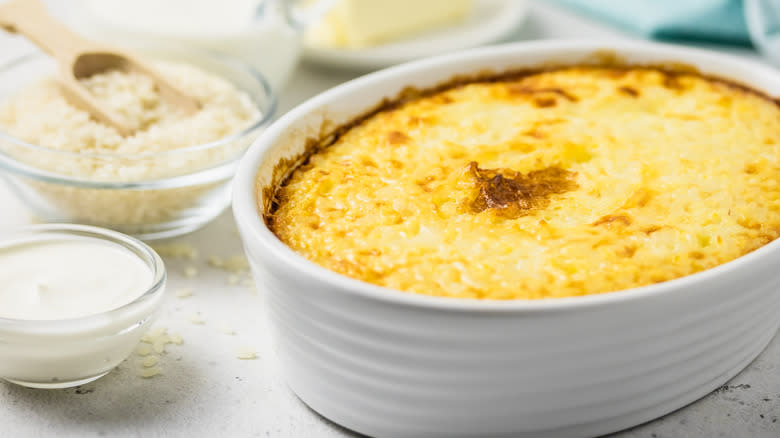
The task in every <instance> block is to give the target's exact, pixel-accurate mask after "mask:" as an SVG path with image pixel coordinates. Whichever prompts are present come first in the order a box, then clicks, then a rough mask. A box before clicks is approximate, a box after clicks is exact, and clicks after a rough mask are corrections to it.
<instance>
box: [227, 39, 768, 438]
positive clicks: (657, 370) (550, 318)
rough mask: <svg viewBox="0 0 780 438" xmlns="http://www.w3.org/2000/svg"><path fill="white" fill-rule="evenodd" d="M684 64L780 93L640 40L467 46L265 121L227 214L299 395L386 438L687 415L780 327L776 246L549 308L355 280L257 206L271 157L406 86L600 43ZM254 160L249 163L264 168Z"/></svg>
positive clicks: (531, 62) (559, 430) (736, 66)
mask: <svg viewBox="0 0 780 438" xmlns="http://www.w3.org/2000/svg"><path fill="white" fill-rule="evenodd" d="M604 50H607V51H609V54H610V56H611V55H615V56H617V57H618V58H619V59H620V60H621V61H623V62H627V63H666V62H678V63H680V62H681V63H685V64H687V65H692V66H695V67H696V68H698V69H699V70H700V71H701V72H702V73H705V74H713V75H716V76H719V77H723V78H726V79H731V80H734V81H736V82H740V83H743V84H746V85H749V86H751V87H753V88H755V89H758V90H761V91H763V92H765V93H767V94H768V95H770V96H777V95H779V94H780V73H778V72H777V71H775V70H772V69H771V68H769V67H765V66H763V65H760V64H758V63H754V62H750V61H747V60H744V59H741V58H736V57H732V56H726V55H721V54H715V53H710V52H707V51H702V50H695V49H689V48H680V47H675V46H669V45H661V44H652V43H646V42H621V43H616V42H598V41H597V42H577V41H545V42H533V43H520V44H513V45H506V46H496V47H489V48H483V49H477V50H472V51H467V52H462V53H458V54H453V55H448V56H443V57H438V58H433V59H428V60H423V61H420V62H415V63H410V64H406V65H401V66H398V67H395V68H391V69H388V70H384V71H380V72H377V73H374V74H371V75H368V76H364V77H362V78H360V79H357V80H354V81H352V82H349V83H346V84H344V85H341V86H339V87H336V88H334V89H331V90H329V91H327V92H325V93H323V94H321V95H319V96H317V97H315V98H313V99H311V100H309V101H308V102H306V103H304V104H302V105H301V106H299V107H298V108H296V109H295V110H293V111H291V112H290V113H288V114H287V115H285V116H284V117H282V118H281V119H279V120H278V121H277V122H276V123H275V124H274V125H272V126H271V127H270V128H269V129H268V130H267V131H266V132H265V133H264V134H263V135H262V136H261V137H260V138H259V139H258V140H257V141H256V142H255V143H254V145H253V146H252V147H251V149H250V150H249V152H248V153H247V154H246V156H245V157H244V159H243V161H242V163H241V166H240V169H239V172H238V175H237V177H236V179H235V186H234V203H233V207H234V212H235V216H236V221H237V223H238V226H239V229H240V232H241V236H242V238H243V241H244V246H245V248H246V252H247V254H248V257H249V260H250V263H251V266H252V269H253V272H254V274H255V276H256V278H257V279H258V282H259V283H260V284H262V286H263V289H264V293H265V300H266V303H267V314H268V317H269V318H270V321H271V324H270V325H271V327H272V329H273V336H274V339H275V345H276V347H277V351H278V356H279V359H280V361H281V364H282V369H283V370H284V372H285V373H286V377H287V380H288V382H289V384H290V386H291V388H292V389H293V391H295V393H296V394H297V395H298V396H299V397H300V398H301V399H302V400H303V401H304V402H306V403H307V404H308V405H309V406H311V407H312V408H313V409H314V410H315V411H317V412H319V413H320V414H322V415H324V416H325V417H327V418H329V419H331V420H333V421H335V422H336V423H338V424H341V425H343V426H345V427H347V428H350V429H353V430H355V431H358V432H361V433H364V434H367V435H371V436H379V437H399V436H406V437H414V436H440V437H453V436H463V437H468V436H486V435H488V436H495V435H506V436H533V437H542V436H550V437H568V436H593V435H599V434H604V433H609V432H612V431H616V430H619V429H623V428H627V427H630V426H633V425H636V424H639V423H642V422H645V421H648V420H651V419H653V418H656V417H659V416H661V415H663V414H665V413H668V412H670V411H673V410H675V409H677V408H680V407H682V406H684V405H686V404H688V403H690V402H692V401H694V400H696V399H698V398H700V397H702V396H704V395H705V394H707V393H709V392H710V391H712V390H714V389H715V388H717V387H718V386H719V385H721V384H723V383H724V382H726V381H727V380H728V379H730V378H731V377H732V376H734V375H735V374H737V373H738V372H739V371H740V370H741V369H743V368H744V367H745V366H746V365H747V364H748V363H749V362H750V361H752V360H753V359H754V358H755V357H756V356H757V355H758V354H759V353H760V352H761V351H762V350H763V348H764V347H765V346H766V345H767V343H768V342H769V341H770V340H771V338H772V337H773V336H774V334H775V332H776V331H777V329H778V324H780V313H778V312H777V309H778V305H780V287H779V286H780V276H778V275H777V272H776V271H777V267H776V266H777V262H778V260H780V242H777V241H775V242H772V243H770V244H768V245H766V246H764V247H762V248H760V249H758V250H756V251H754V252H752V253H750V254H747V255H745V256H743V257H741V258H739V259H737V260H735V261H732V262H730V263H727V264H724V265H721V266H718V267H716V268H714V269H710V270H707V271H704V272H700V273H697V274H695V275H691V276H688V277H684V278H680V279H677V280H673V281H669V282H665V283H660V284H656V285H652V286H647V287H642V288H637V289H633V290H630V291H621V292H614V293H608V294H602V295H594V296H586V297H575V298H564V299H555V300H546V301H509V302H507V301H501V302H496V301H475V300H462V299H452V298H439V297H429V296H421V295H415V294H410V293H402V292H398V291H394V290H389V289H385V288H381V287H378V286H374V285H370V284H366V283H363V282H360V281H356V280H352V279H349V278H346V277H343V276H341V275H338V274H336V273H333V272H330V271H328V270H326V269H324V268H321V267H319V266H317V265H315V264H313V263H311V262H309V261H307V260H305V259H304V258H302V257H300V256H298V255H297V254H295V253H294V252H293V251H292V250H290V249H289V248H288V247H286V246H285V245H284V244H283V243H282V242H281V241H279V240H278V239H277V238H276V237H275V236H274V235H273V234H272V233H271V232H270V231H269V229H268V228H266V226H265V224H264V222H263V220H262V219H261V217H260V215H259V214H258V209H257V207H256V203H257V201H258V200H259V201H260V202H262V193H256V191H255V184H256V181H257V182H259V184H260V186H264V185H266V184H268V182H269V181H270V180H271V174H272V171H273V168H274V166H275V165H276V164H277V163H278V162H279V161H280V160H282V159H284V158H289V157H294V156H296V155H299V154H300V153H301V152H302V151H303V148H304V144H305V139H307V138H312V137H314V138H317V136H318V135H320V132H322V130H323V129H325V128H323V124H324V123H325V124H327V125H328V126H337V125H339V124H342V123H346V122H347V121H349V120H350V119H352V118H354V117H356V116H358V115H360V114H361V113H363V112H365V111H367V110H368V109H370V108H371V107H372V106H375V105H376V104H377V103H378V102H380V101H382V99H384V98H392V97H394V96H396V95H397V94H398V93H399V92H400V91H401V90H402V89H403V88H405V87H408V86H412V87H418V88H426V87H430V86H433V85H435V84H437V83H441V82H443V81H446V80H448V79H450V78H452V77H453V76H456V75H459V74H475V73H478V72H484V71H485V70H491V71H495V72H500V71H502V70H507V69H515V68H520V67H533V66H539V65H544V64H548V63H551V62H552V63H566V64H577V63H580V62H586V61H588V60H593V59H594V53H597V54H598V53H600V56H602V57H603V56H604V52H603V51H604ZM258 169H259V170H258Z"/></svg>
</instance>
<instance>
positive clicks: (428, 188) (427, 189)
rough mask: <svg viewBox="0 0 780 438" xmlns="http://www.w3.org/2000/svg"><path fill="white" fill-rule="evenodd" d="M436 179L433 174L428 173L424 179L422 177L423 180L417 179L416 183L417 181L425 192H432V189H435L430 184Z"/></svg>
mask: <svg viewBox="0 0 780 438" xmlns="http://www.w3.org/2000/svg"><path fill="white" fill-rule="evenodd" d="M435 180H436V178H434V177H433V176H431V175H428V176H426V177H425V178H424V179H422V180H420V181H415V183H416V184H417V185H418V186H420V188H422V189H423V191H424V192H431V191H433V190H432V189H431V186H430V184H431V183H432V182H433V181H435Z"/></svg>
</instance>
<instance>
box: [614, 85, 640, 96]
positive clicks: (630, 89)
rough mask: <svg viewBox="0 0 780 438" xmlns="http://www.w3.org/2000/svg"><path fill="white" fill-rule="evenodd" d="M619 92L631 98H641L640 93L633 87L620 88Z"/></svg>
mask: <svg viewBox="0 0 780 438" xmlns="http://www.w3.org/2000/svg"><path fill="white" fill-rule="evenodd" d="M618 91H620V92H621V93H623V94H625V95H626V96H631V97H637V96H639V91H637V90H636V89H635V88H633V87H628V86H623V87H618Z"/></svg>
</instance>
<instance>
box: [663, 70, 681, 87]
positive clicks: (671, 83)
mask: <svg viewBox="0 0 780 438" xmlns="http://www.w3.org/2000/svg"><path fill="white" fill-rule="evenodd" d="M663 75H664V80H663V81H662V82H661V84H662V85H663V86H664V87H666V88H668V89H670V90H676V91H682V90H685V85H684V84H683V83H682V81H681V80H680V75H677V74H674V73H668V72H663Z"/></svg>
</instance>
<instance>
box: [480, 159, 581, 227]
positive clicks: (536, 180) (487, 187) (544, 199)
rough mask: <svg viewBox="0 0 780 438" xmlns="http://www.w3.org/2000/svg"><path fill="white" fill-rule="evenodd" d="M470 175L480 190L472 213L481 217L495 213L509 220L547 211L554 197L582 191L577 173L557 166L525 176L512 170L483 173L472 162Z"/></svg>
mask: <svg viewBox="0 0 780 438" xmlns="http://www.w3.org/2000/svg"><path fill="white" fill-rule="evenodd" d="M469 172H470V173H471V175H472V176H473V177H474V179H475V180H476V186H477V188H478V189H479V191H478V193H477V196H476V198H475V199H474V200H473V201H472V202H471V211H472V212H474V213H480V212H483V211H485V210H488V209H492V210H495V211H496V212H497V213H499V214H500V215H502V216H504V217H508V218H517V217H520V216H525V215H527V214H529V213H530V212H531V211H532V210H535V209H541V208H544V207H546V206H548V205H549V204H550V196H552V195H556V194H561V193H565V192H568V191H571V190H574V189H576V188H577V187H578V185H577V183H576V182H575V181H574V176H575V175H576V174H575V173H574V172H570V171H568V170H565V169H561V168H560V167H555V166H553V167H547V168H545V169H541V170H534V171H531V172H528V174H526V175H524V174H522V173H520V172H516V171H514V170H512V169H481V168H479V164H478V163H477V162H475V161H472V162H471V163H469Z"/></svg>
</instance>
